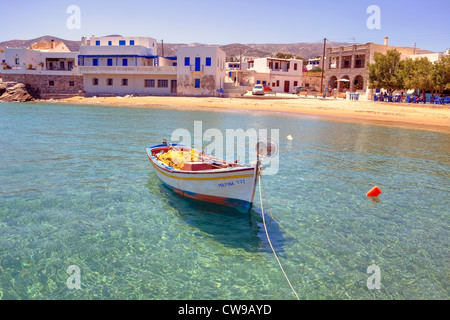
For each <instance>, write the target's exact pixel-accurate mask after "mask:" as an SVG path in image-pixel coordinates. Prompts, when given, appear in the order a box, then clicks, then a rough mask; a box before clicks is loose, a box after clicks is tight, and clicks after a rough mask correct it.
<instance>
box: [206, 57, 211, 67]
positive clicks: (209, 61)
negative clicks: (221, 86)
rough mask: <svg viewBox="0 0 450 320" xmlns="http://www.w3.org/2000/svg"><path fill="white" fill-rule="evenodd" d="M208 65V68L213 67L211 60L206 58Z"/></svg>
mask: <svg viewBox="0 0 450 320" xmlns="http://www.w3.org/2000/svg"><path fill="white" fill-rule="evenodd" d="M206 65H207V66H208V67H210V66H211V58H206Z"/></svg>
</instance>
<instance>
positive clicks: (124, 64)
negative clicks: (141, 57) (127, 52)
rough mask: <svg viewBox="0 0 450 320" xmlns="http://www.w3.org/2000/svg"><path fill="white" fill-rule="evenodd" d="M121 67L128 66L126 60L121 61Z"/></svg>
mask: <svg viewBox="0 0 450 320" xmlns="http://www.w3.org/2000/svg"><path fill="white" fill-rule="evenodd" d="M122 65H123V66H124V67H126V66H128V59H126V58H124V59H123V60H122Z"/></svg>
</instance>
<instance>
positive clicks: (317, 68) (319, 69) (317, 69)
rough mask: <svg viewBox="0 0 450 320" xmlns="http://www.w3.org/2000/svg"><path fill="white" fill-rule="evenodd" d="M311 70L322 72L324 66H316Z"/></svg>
mask: <svg viewBox="0 0 450 320" xmlns="http://www.w3.org/2000/svg"><path fill="white" fill-rule="evenodd" d="M309 72H322V68H320V67H316V68H314V69H312V70H310V71H309Z"/></svg>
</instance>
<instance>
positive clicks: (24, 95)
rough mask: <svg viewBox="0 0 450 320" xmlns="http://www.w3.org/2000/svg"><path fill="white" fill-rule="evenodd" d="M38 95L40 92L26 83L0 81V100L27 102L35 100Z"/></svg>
mask: <svg viewBox="0 0 450 320" xmlns="http://www.w3.org/2000/svg"><path fill="white" fill-rule="evenodd" d="M38 97H39V93H38V92H37V91H36V90H33V89H32V88H31V87H30V86H28V85H25V84H24V83H15V82H3V83H0V101H7V102H26V101H34V100H35V98H38Z"/></svg>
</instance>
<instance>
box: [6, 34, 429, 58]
mask: <svg viewBox="0 0 450 320" xmlns="http://www.w3.org/2000/svg"><path fill="white" fill-rule="evenodd" d="M51 40H54V41H55V42H59V41H61V42H64V43H65V44H66V45H67V47H68V48H69V50H70V51H79V49H80V45H81V41H72V40H65V39H61V38H58V37H52V36H43V37H39V38H36V39H30V40H10V41H4V42H0V50H1V49H2V46H3V47H5V46H6V47H14V48H20V47H27V48H28V47H29V46H30V45H32V44H33V43H35V42H50V41H51ZM184 45H195V46H207V45H208V44H202V43H192V44H185V43H164V56H165V57H171V56H176V54H177V51H176V48H177V47H178V46H184ZM346 45H349V43H346V42H327V47H338V46H346ZM217 46H218V47H220V48H221V49H222V50H223V51H225V53H226V54H227V59H230V58H231V57H233V58H239V56H250V57H268V56H269V57H270V56H272V57H274V56H275V55H276V54H277V53H278V52H282V53H291V54H292V55H293V56H294V57H296V56H300V57H303V58H306V59H309V58H313V57H315V56H320V55H322V52H323V42H314V43H308V42H298V43H287V44H286V43H285V44H281V43H280V44H274V43H265V44H256V43H255V44H242V43H233V44H227V45H217ZM162 49H163V48H162V44H161V42H158V48H157V53H158V55H162V51H163V50H162ZM430 52H431V51H428V50H423V49H419V48H417V53H418V54H419V53H430Z"/></svg>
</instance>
